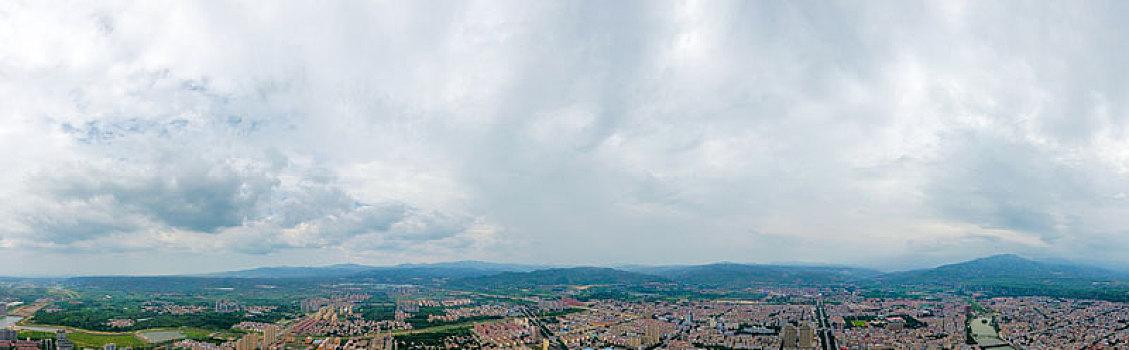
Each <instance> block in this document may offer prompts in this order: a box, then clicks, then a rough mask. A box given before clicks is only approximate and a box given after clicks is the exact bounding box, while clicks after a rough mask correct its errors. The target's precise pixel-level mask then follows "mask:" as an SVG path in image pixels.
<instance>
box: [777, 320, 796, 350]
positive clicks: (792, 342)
mask: <svg viewBox="0 0 1129 350" xmlns="http://www.w3.org/2000/svg"><path fill="white" fill-rule="evenodd" d="M796 333H797V331H796V326H793V325H787V326H784V328H783V329H781V330H780V348H781V349H784V350H795V349H798V348H799V347H800V346H799V338H798V337H796Z"/></svg>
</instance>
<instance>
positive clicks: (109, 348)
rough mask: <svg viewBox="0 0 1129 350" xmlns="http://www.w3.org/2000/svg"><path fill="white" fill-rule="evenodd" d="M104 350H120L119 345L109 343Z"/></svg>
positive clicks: (103, 347)
mask: <svg viewBox="0 0 1129 350" xmlns="http://www.w3.org/2000/svg"><path fill="white" fill-rule="evenodd" d="M102 350H118V344H114V343H109V344H106V345H104V346H102Z"/></svg>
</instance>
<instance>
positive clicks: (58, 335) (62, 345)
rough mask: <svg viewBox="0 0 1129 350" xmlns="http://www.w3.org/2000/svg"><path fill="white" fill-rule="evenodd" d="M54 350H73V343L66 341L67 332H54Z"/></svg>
mask: <svg viewBox="0 0 1129 350" xmlns="http://www.w3.org/2000/svg"><path fill="white" fill-rule="evenodd" d="M55 349H56V350H74V343H71V341H70V340H67V331H65V330H62V329H60V330H57V331H55Z"/></svg>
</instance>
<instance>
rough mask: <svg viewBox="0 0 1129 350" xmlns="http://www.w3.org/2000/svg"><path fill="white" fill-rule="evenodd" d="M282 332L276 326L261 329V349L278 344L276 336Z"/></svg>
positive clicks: (280, 328)
mask: <svg viewBox="0 0 1129 350" xmlns="http://www.w3.org/2000/svg"><path fill="white" fill-rule="evenodd" d="M281 332H282V327H279V326H277V325H273V324H272V325H269V326H266V327H263V348H264V349H265V348H269V347H270V346H271V345H273V344H274V343H276V342H278V335H279V333H281Z"/></svg>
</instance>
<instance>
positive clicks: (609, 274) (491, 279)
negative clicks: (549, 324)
mask: <svg viewBox="0 0 1129 350" xmlns="http://www.w3.org/2000/svg"><path fill="white" fill-rule="evenodd" d="M648 282H667V281H666V279H664V278H662V277H658V276H652V275H645V274H641V273H636V272H628V271H622V270H616V269H612V268H606V267H572V268H553V269H545V270H536V271H529V272H503V273H499V274H494V275H488V276H479V277H474V278H465V279H460V280H456V281H453V282H452V283H453V284H455V285H460V286H468V287H483V288H504V287H518V288H533V287H538V286H556V285H574V286H575V285H597V284H622V285H639V284H644V283H648Z"/></svg>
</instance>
